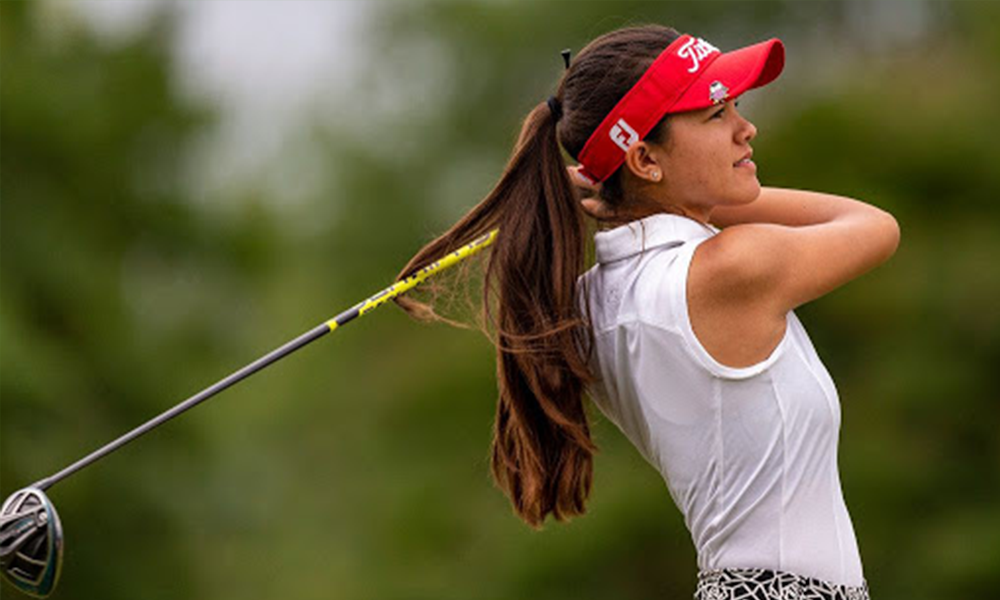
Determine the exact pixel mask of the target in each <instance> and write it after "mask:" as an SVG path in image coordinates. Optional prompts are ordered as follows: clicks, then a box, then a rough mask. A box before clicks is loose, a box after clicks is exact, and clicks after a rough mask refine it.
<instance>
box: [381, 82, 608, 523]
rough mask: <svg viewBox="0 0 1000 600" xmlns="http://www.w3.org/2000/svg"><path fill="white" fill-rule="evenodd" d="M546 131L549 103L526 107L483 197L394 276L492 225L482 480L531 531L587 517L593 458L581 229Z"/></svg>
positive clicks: (551, 117) (423, 312)
mask: <svg viewBox="0 0 1000 600" xmlns="http://www.w3.org/2000/svg"><path fill="white" fill-rule="evenodd" d="M557 106H558V105H557ZM556 124H557V116H556V115H555V114H553V112H552V103H545V102H543V103H540V104H539V105H538V106H536V107H535V108H534V109H533V110H532V111H531V113H530V114H529V115H528V116H527V118H525V120H524V124H523V126H522V128H521V133H520V135H519V137H518V140H517V143H516V144H515V147H514V152H513V154H512V156H511V158H510V160H509V162H508V164H507V166H506V168H505V170H504V172H503V175H502V176H501V178H500V181H499V182H498V183H497V185H496V186H495V187H494V188H493V190H492V191H491V192H490V193H489V195H487V196H486V198H484V199H483V200H482V201H481V202H480V203H479V204H478V205H477V206H476V207H474V208H473V209H472V210H471V211H469V212H468V214H466V215H465V216H464V217H462V219H461V220H459V221H458V222H457V223H456V224H455V225H454V226H452V227H451V229H449V230H448V231H446V232H445V233H444V234H442V235H441V236H440V237H438V238H437V239H435V240H434V241H432V242H430V243H429V244H427V245H426V246H424V248H422V249H421V250H420V251H419V252H418V253H417V254H416V255H415V256H414V257H413V258H412V259H410V262H409V263H408V264H407V265H406V267H404V268H403V270H402V271H401V272H400V274H399V276H398V277H397V279H405V278H406V277H408V276H409V275H411V274H412V273H414V272H415V271H417V270H419V269H420V268H422V267H424V266H426V265H428V264H429V263H431V262H433V261H435V260H437V259H438V258H440V257H441V256H443V255H445V254H446V253H448V252H450V251H452V250H455V249H456V248H459V247H460V246H462V245H464V244H466V243H468V242H470V241H472V240H474V239H476V238H477V237H479V236H481V235H483V234H485V233H488V232H489V231H491V230H492V229H496V228H499V230H500V234H499V236H498V237H497V240H496V242H494V244H493V248H492V250H491V251H490V254H489V258H488V262H487V265H486V271H485V277H484V280H483V313H482V314H483V317H484V328H485V329H486V333H487V334H488V335H490V333H491V330H492V332H493V334H492V335H490V337H491V339H492V341H493V343H494V345H495V346H496V351H497V382H498V387H499V398H498V400H497V412H496V422H495V423H494V428H493V442H492V448H491V471H492V474H493V479H494V481H495V483H496V484H497V486H498V487H499V488H500V489H502V490H503V491H504V493H505V494H506V495H507V496H508V497H509V498H510V501H511V503H512V504H513V508H514V511H515V512H516V513H517V515H518V516H520V517H521V518H522V519H523V520H524V521H526V522H527V523H528V524H529V525H531V526H532V527H534V528H539V527H540V526H541V525H542V523H543V521H544V520H545V518H546V517H547V516H548V515H549V514H550V513H551V514H552V515H553V516H554V517H555V518H556V520H559V521H563V520H565V519H567V518H569V517H572V516H576V515H580V514H583V513H584V512H585V510H586V509H585V502H586V499H587V496H588V495H589V493H590V488H591V482H592V474H593V455H594V453H595V452H596V451H597V447H596V446H595V445H594V443H593V442H592V440H591V438H590V430H589V427H588V425H587V417H586V414H585V410H584V404H583V389H584V387H585V385H586V384H587V383H589V382H590V381H591V379H592V377H591V374H590V372H589V370H588V367H587V362H588V361H587V355H588V353H589V351H590V348H591V341H592V334H591V333H590V330H589V327H588V326H587V323H586V320H585V318H584V316H583V314H582V312H581V309H580V304H579V298H578V293H577V278H578V277H579V276H580V274H581V273H582V272H583V268H584V240H585V237H586V228H585V223H584V218H583V213H582V210H581V208H580V207H579V206H578V201H577V198H576V195H575V193H574V191H573V187H572V185H571V182H570V180H569V176H568V175H567V173H566V166H565V164H564V162H563V159H562V154H561V152H560V149H559V144H558V142H557V140H556ZM396 302H397V304H399V305H400V306H401V307H402V308H403V309H404V310H405V311H406V312H407V313H409V314H410V315H411V316H413V317H415V318H418V319H422V320H445V321H447V319H444V318H443V317H440V316H439V315H437V314H436V313H435V312H434V309H433V307H432V306H430V305H428V304H425V303H422V302H419V301H417V300H416V299H414V298H412V297H407V296H400V297H397V298H396ZM449 322H450V321H449Z"/></svg>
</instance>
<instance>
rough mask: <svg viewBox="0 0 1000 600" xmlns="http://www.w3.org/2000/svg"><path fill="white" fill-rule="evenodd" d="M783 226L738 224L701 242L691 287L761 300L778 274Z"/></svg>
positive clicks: (694, 257)
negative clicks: (763, 293) (777, 259)
mask: <svg viewBox="0 0 1000 600" xmlns="http://www.w3.org/2000/svg"><path fill="white" fill-rule="evenodd" d="M784 229H787V228H786V227H782V226H780V225H770V224H757V223H754V224H746V225H734V226H732V227H728V228H726V229H724V230H722V231H721V232H720V233H718V234H717V235H715V236H713V237H711V238H709V239H707V240H705V241H704V242H702V243H701V244H699V246H698V248H697V249H696V250H695V252H694V256H693V257H692V259H691V267H690V273H689V275H688V277H689V287H691V288H694V289H697V290H699V291H701V292H707V293H709V294H711V295H718V296H720V297H722V298H726V299H730V300H736V301H739V302H741V303H743V302H745V301H746V300H748V299H752V298H756V299H758V300H759V299H760V297H761V295H762V292H766V290H767V289H768V288H771V287H772V286H773V284H774V282H775V279H776V277H777V273H778V269H777V268H776V257H780V255H781V245H782V240H784V235H783V231H782V230H784Z"/></svg>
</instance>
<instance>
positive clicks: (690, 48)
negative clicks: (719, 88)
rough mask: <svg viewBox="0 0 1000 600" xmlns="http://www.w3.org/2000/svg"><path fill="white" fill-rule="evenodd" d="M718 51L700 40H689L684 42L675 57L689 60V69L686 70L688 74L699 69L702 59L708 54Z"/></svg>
mask: <svg viewBox="0 0 1000 600" xmlns="http://www.w3.org/2000/svg"><path fill="white" fill-rule="evenodd" d="M718 51H719V49H718V48H716V47H715V46H713V45H712V44H709V43H708V42H706V41H705V40H703V39H701V38H691V39H689V40H688V41H686V42H684V45H683V46H681V47H680V49H679V50H678V51H677V56H679V57H681V58H690V59H691V68H690V69H688V73H694V72H695V71H697V70H698V69H699V68H700V67H701V61H702V59H704V58H705V57H706V56H708V55H709V54H711V53H713V52H718Z"/></svg>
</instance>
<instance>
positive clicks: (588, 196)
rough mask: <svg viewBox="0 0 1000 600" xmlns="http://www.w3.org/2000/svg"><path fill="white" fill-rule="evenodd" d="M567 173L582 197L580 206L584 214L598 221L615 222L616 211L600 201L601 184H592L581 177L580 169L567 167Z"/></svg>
mask: <svg viewBox="0 0 1000 600" xmlns="http://www.w3.org/2000/svg"><path fill="white" fill-rule="evenodd" d="M566 171H567V172H568V173H569V179H570V181H571V182H572V183H573V187H575V188H576V192H577V195H579V197H580V206H581V207H582V208H583V212H585V213H587V214H588V215H590V216H591V217H593V218H594V219H597V220H598V221H611V220H613V219H614V217H615V211H614V210H613V209H612V208H611V207H609V206H608V205H607V204H606V203H605V202H604V201H603V200H601V199H600V194H601V184H600V183H591V182H590V181H588V180H587V179H586V178H584V177H583V176H582V175H580V167H566Z"/></svg>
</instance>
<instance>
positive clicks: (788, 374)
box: [399, 26, 899, 600]
mask: <svg viewBox="0 0 1000 600" xmlns="http://www.w3.org/2000/svg"><path fill="white" fill-rule="evenodd" d="M567 63H569V61H568V58H567ZM783 65H784V48H783V46H782V44H781V42H780V41H778V40H770V41H768V42H764V43H761V44H757V45H754V46H750V47H747V48H743V49H740V50H737V51H734V52H730V53H722V52H720V51H719V50H718V49H717V48H715V47H714V46H712V45H711V44H709V43H708V42H706V41H704V40H701V39H699V38H694V37H691V36H688V35H680V34H678V33H677V32H676V31H674V30H673V29H670V28H666V27H661V26H643V27H633V28H626V29H621V30H618V31H614V32H611V33H608V34H605V35H603V36H601V37H599V38H598V39H596V40H594V41H593V42H591V43H590V44H589V45H588V46H587V47H586V48H584V50H583V51H582V52H581V53H580V55H579V56H578V57H576V58H575V59H574V60H573V62H572V64H568V66H567V71H566V73H565V74H564V76H563V78H562V81H561V82H560V84H559V87H558V91H557V93H556V95H555V96H554V97H553V98H550V99H549V100H548V101H547V102H543V103H540V104H539V105H538V106H536V107H535V108H534V110H532V111H531V113H530V114H529V115H528V117H527V118H526V120H525V122H524V125H523V129H522V131H521V135H520V137H519V139H518V141H517V144H516V146H515V149H514V153H513V156H512V157H511V159H510V162H509V164H508V165H507V167H506V169H505V171H504V173H503V176H502V177H501V179H500V181H499V183H498V184H497V185H496V187H495V188H494V189H493V191H492V192H491V193H490V194H489V195H488V196H487V197H486V198H485V199H484V200H483V201H482V202H481V203H480V204H479V205H478V206H476V207H475V208H474V209H472V210H471V211H470V212H469V213H468V214H467V215H466V216H465V217H463V218H462V219H461V220H460V221H459V222H458V223H456V224H455V225H454V226H453V227H452V228H451V229H450V230H449V231H448V232H446V233H445V234H444V235H442V236H441V237H439V238H438V239H436V240H434V241H433V242H431V243H430V244H428V245H427V246H426V247H425V248H423V249H422V250H421V251H420V252H419V253H418V254H417V255H416V256H414V258H413V259H412V260H411V261H410V263H409V264H408V265H407V266H406V268H404V269H403V271H402V272H401V273H400V278H401V279H402V278H405V277H406V276H407V275H409V274H410V273H412V272H414V271H416V270H417V269H419V268H421V267H422V266H424V265H426V264H428V263H429V262H431V261H433V260H434V259H436V258H437V257H439V256H441V255H443V254H444V253H445V252H447V251H449V250H452V249H455V248H457V247H458V246H460V245H462V244H463V243H465V242H468V241H470V240H472V239H474V238H476V237H477V236H480V235H482V234H484V233H486V232H488V231H489V230H491V229H493V228H499V229H500V235H499V237H498V239H497V241H496V242H495V247H494V248H493V251H492V252H491V254H490V258H489V262H488V264H487V269H486V274H485V294H484V307H485V314H486V316H487V325H489V326H491V328H492V329H493V330H494V331H495V334H496V339H495V342H496V345H497V379H498V382H499V391H500V394H499V401H498V405H497V416H496V424H495V429H494V439H493V445H492V471H493V475H494V478H495V480H496V482H497V484H498V485H499V486H500V487H501V488H502V489H503V490H504V491H505V493H506V494H507V495H508V496H509V498H510V500H511V502H512V503H513V506H514V510H515V511H516V513H517V514H518V515H519V516H520V517H521V518H523V519H524V520H525V521H526V522H527V523H529V524H530V525H532V526H534V527H538V526H540V525H541V523H542V522H543V521H544V519H545V518H546V516H548V515H549V514H551V515H553V516H554V517H555V518H556V519H557V520H563V519H565V518H567V517H571V516H574V515H579V514H582V513H583V512H584V504H585V500H586V498H587V495H588V493H589V491H590V485H591V472H592V457H593V454H594V452H595V450H596V448H595V446H594V444H593V442H592V441H591V439H590V435H589V429H588V425H587V418H586V414H585V410H584V405H583V401H582V394H583V392H584V390H585V389H586V390H587V391H588V392H589V393H590V395H591V397H592V398H593V400H594V401H595V403H596V404H597V405H598V407H599V408H600V410H601V411H602V412H603V413H604V414H605V415H606V416H607V417H608V418H609V419H610V420H611V421H613V422H614V423H615V424H616V425H617V426H618V427H619V428H620V429H621V430H622V432H623V433H624V434H625V435H626V436H627V437H628V438H629V439H630V440H631V441H632V443H633V444H635V446H636V448H637V449H638V450H639V451H640V452H641V453H642V455H643V456H644V457H645V458H646V459H647V460H648V461H649V462H650V463H651V464H652V465H653V466H654V467H656V468H657V470H658V471H659V472H660V473H661V474H662V476H663V477H664V480H665V482H666V484H667V487H668V489H669V491H670V494H671V496H672V498H673V500H674V502H675V504H676V505H677V507H678V508H679V509H680V510H681V511H682V513H683V514H684V518H685V523H686V525H687V526H688V528H689V530H690V532H691V535H692V539H693V541H694V543H695V546H696V548H697V552H698V566H699V570H700V572H699V578H698V587H697V591H696V593H695V597H696V598H698V599H722V598H740V599H743V598H754V599H756V598H762V599H764V598H766V599H771V598H774V599H780V600H789V599H796V598H803V599H804V598H810V599H812V598H838V599H839V598H850V599H852V600H854V599H858V598H868V591H867V583H866V581H865V580H864V577H863V571H862V567H861V561H860V556H859V552H858V549H857V543H856V540H855V535H854V530H853V528H852V525H851V520H850V517H849V515H848V512H847V508H846V506H845V504H844V500H843V496H842V493H841V488H840V480H839V476H838V471H837V439H838V433H839V428H840V407H839V401H838V398H837V392H836V389H835V388H834V385H833V381H832V380H831V379H830V376H829V375H828V373H827V371H826V369H825V368H824V367H823V364H822V362H820V359H819V358H818V356H817V355H816V352H815V350H814V349H813V346H812V344H811V342H810V341H809V338H808V336H807V335H806V332H805V330H804V329H803V328H802V325H801V324H800V322H799V320H798V319H797V318H796V316H795V314H794V312H792V311H793V309H794V308H795V307H797V306H799V305H801V304H803V303H805V302H808V301H810V300H813V299H815V298H818V297H820V296H822V295H823V294H825V293H827V292H829V291H831V290H833V289H834V288H836V287H838V286H840V285H842V284H844V283H846V282H848V281H850V280H851V279H853V278H855V277H857V276H859V275H861V274H862V273H864V272H865V271H868V270H869V269H871V268H873V267H875V266H876V265H878V264H880V263H882V262H883V261H885V260H886V259H887V258H888V257H889V256H890V255H891V254H892V253H893V252H894V251H895V248H896V245H897V243H898V239H899V229H898V226H897V224H896V221H895V220H894V219H893V217H892V216H890V215H889V214H887V213H885V212H883V211H881V210H879V209H877V208H875V207H872V206H869V205H867V204H864V203H861V202H858V201H855V200H850V199H847V198H842V197H837V196H831V195H827V194H820V193H814V192H805V191H794V190H785V189H774V188H766V187H761V185H760V183H759V181H758V179H757V176H756V166H755V164H754V163H753V161H752V160H751V156H752V153H753V151H752V149H751V146H750V142H751V141H752V140H753V139H754V137H755V136H756V135H757V130H756V128H755V127H754V126H753V124H751V123H750V122H749V121H747V120H746V119H745V118H744V117H743V116H742V115H741V114H740V113H739V111H738V109H737V102H736V98H738V97H739V96H740V94H742V93H743V92H745V91H746V90H748V89H752V88H756V87H760V86H763V85H765V84H767V83H769V82H770V81H772V80H774V79H775V78H776V77H777V76H778V75H779V74H780V72H781V70H782V68H783ZM560 144H561V145H562V148H565V150H566V151H567V152H568V153H569V154H570V155H572V156H573V157H574V158H576V159H577V161H578V162H579V163H580V167H579V169H570V170H569V172H567V170H566V168H565V165H564V163H563V159H562V155H561V153H560V147H559V145H560ZM571 177H573V178H577V179H578V183H580V182H585V185H587V186H589V189H590V190H591V191H592V192H593V193H595V194H597V196H596V197H591V198H585V199H583V200H582V202H581V200H580V198H579V196H578V194H577V193H576V191H575V190H574V185H573V182H572V180H571ZM585 214H586V215H589V216H591V217H593V218H594V219H596V220H598V221H599V222H601V223H603V224H604V225H605V226H606V227H605V230H603V231H599V232H597V233H596V235H595V237H594V243H595V251H596V264H595V265H594V266H593V267H592V268H591V269H589V270H588V271H587V272H586V273H584V272H583V270H584V266H585V265H584V260H585V259H584V257H585V245H584V243H585V231H586V228H585V225H586V223H585ZM720 228H721V229H720ZM399 302H400V304H401V305H402V306H403V307H404V308H405V309H406V310H408V311H409V312H410V313H411V314H412V315H414V316H418V317H421V318H435V316H436V315H434V312H433V309H432V308H431V307H430V306H428V305H426V304H422V303H419V302H417V301H416V300H414V299H412V298H404V299H401V300H399Z"/></svg>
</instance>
